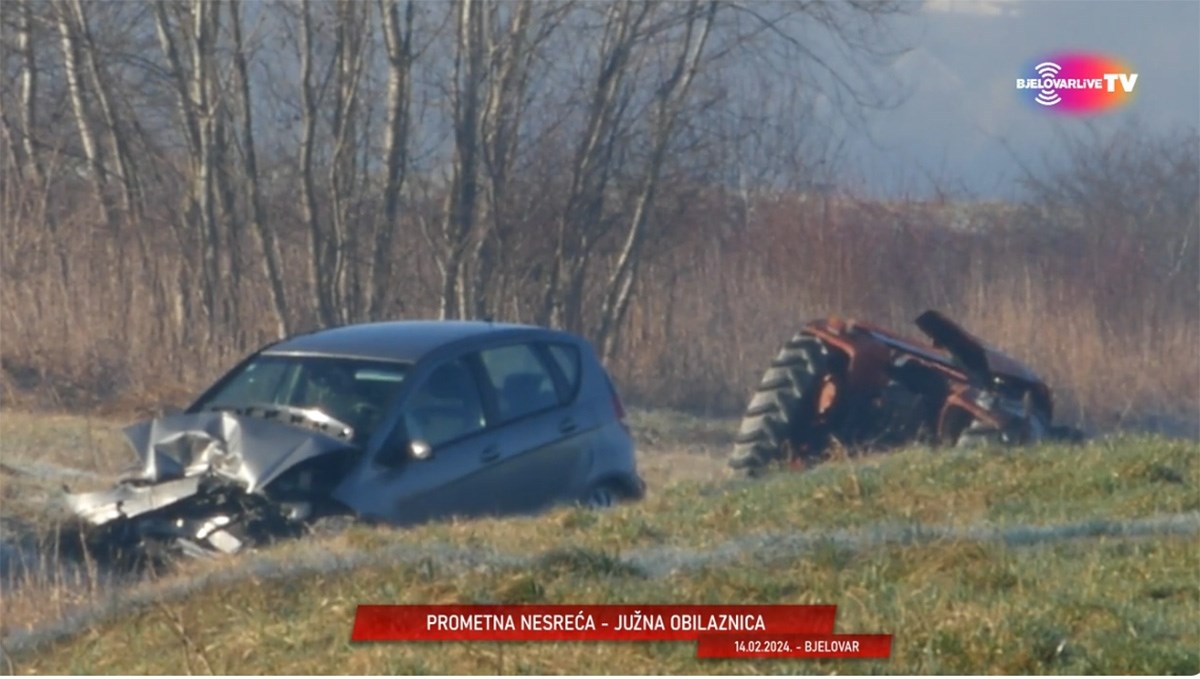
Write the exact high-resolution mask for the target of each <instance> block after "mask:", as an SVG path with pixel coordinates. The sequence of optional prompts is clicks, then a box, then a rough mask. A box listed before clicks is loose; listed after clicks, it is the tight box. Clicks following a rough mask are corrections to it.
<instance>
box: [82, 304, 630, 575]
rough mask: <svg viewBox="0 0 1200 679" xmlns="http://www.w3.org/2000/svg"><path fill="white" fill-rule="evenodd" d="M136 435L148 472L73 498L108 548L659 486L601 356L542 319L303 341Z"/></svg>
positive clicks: (216, 547) (505, 508)
mask: <svg viewBox="0 0 1200 679" xmlns="http://www.w3.org/2000/svg"><path fill="white" fill-rule="evenodd" d="M126 435H127V437H128V438H129V440H130V442H131V444H132V445H133V447H134V449H135V451H136V452H137V454H138V457H139V460H140V464H139V465H138V467H137V468H136V470H135V471H134V472H133V473H131V474H129V475H127V476H126V477H124V478H122V480H121V481H120V482H119V483H118V484H117V486H116V487H115V488H113V489H111V490H109V491H103V492H99V493H85V494H77V495H70V496H68V503H69V504H70V506H71V507H72V508H73V509H74V511H75V512H76V513H77V514H78V515H79V516H81V517H83V519H85V520H86V521H87V522H88V523H89V524H91V525H93V526H94V527H95V528H94V529H93V530H92V541H93V542H94V543H96V544H98V545H100V546H107V547H110V548H111V547H114V546H116V547H120V548H122V549H128V550H139V549H144V548H146V547H148V546H149V545H154V546H155V547H156V548H161V547H162V546H163V545H170V546H174V547H178V548H182V549H183V551H185V552H190V553H210V552H213V551H218V552H227V553H230V552H236V551H239V550H241V549H243V548H244V547H246V546H250V545H253V544H259V543H262V542H264V541H268V540H271V539H274V538H278V537H280V536H285V535H291V534H300V533H302V532H303V530H304V528H305V526H307V525H309V524H312V523H313V522H315V521H317V520H319V519H321V518H322V517H327V516H331V515H333V516H338V515H351V516H354V517H357V518H359V519H363V520H368V521H383V522H387V523H395V524H404V523H412V522H420V521H425V520H429V519H433V518H436V517H446V516H452V515H459V516H476V515H486V514H492V515H496V514H513V513H531V512H537V511H539V510H543V509H545V508H547V507H550V506H552V505H555V504H558V503H571V502H578V503H584V504H587V505H591V506H608V505H611V504H614V503H616V502H619V501H622V500H634V499H639V498H641V497H642V495H643V493H644V490H645V485H644V483H643V482H642V480H641V478H640V477H639V475H638V471H637V465H636V460H635V451H634V442H633V438H632V437H631V435H630V432H629V428H628V427H627V425H626V423H625V412H624V408H623V406H622V405H621V399H620V397H619V396H618V394H617V391H616V389H615V387H614V386H613V383H612V380H611V379H610V378H609V376H608V375H607V373H606V372H605V371H604V368H603V367H602V366H601V365H600V362H599V361H598V360H597V358H596V355H595V352H594V351H593V350H592V348H591V346H590V345H589V344H588V343H587V342H586V341H584V340H582V339H580V338H579V337H576V336H574V335H571V334H568V333H564V332H557V331H553V330H548V329H545V328H537V327H530V326H520V325H505V324H498V323H489V322H474V321H461V322H460V321H401V322H387V323H370V324H362V325H351V326H345V327H340V328H334V329H329V330H322V331H319V332H314V333H310V334H306V335H299V336H296V337H292V338H290V339H287V340H283V341H281V342H278V343H275V344H272V345H269V346H267V347H265V348H263V349H261V350H260V351H258V352H256V353H255V354H253V355H251V356H250V357H248V358H246V359H245V360H243V361H242V362H241V363H240V364H238V365H237V366H236V367H234V368H233V369H232V370H231V371H230V372H229V373H228V374H226V375H225V376H224V377H222V378H221V379H220V380H218V381H217V382H216V384H214V385H213V386H212V387H210V388H209V389H208V390H207V391H205V392H204V394H203V395H201V396H200V398H199V399H197V400H196V402H195V403H194V404H193V405H191V406H190V407H189V408H187V409H186V410H185V411H184V412H183V413H181V414H178V415H173V416H168V417H164V418H160V419H157V420H153V421H147V422H142V423H138V424H135V425H133V426H131V427H129V428H127V430H126ZM101 543H102V544H101Z"/></svg>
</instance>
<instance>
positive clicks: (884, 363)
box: [730, 311, 1081, 475]
mask: <svg viewBox="0 0 1200 679" xmlns="http://www.w3.org/2000/svg"><path fill="white" fill-rule="evenodd" d="M916 324H917V327H918V328H920V329H921V331H922V332H924V333H925V334H926V335H928V336H929V338H930V339H931V340H932V344H924V343H921V342H917V341H914V340H911V339H907V338H904V337H902V336H899V335H897V334H894V333H892V332H889V331H887V330H884V329H882V328H878V327H875V326H872V325H869V324H866V323H859V322H857V321H853V320H843V319H839V318H828V319H822V320H818V321H814V322H811V323H809V324H808V325H807V326H805V328H804V329H803V330H802V331H800V332H799V333H798V334H796V336H794V337H793V338H792V339H791V340H790V341H788V342H787V343H786V344H785V345H784V346H783V348H782V349H780V351H779V353H778V355H777V356H776V357H775V360H773V361H772V362H771V366H770V367H769V368H768V369H767V371H766V373H765V374H764V375H763V378H762V380H761V382H760V383H759V385H758V388H757V389H756V390H755V393H754V396H753V398H752V399H751V401H750V404H749V406H748V407H747V408H746V413H745V415H744V417H743V419H742V424H741V427H740V429H739V430H738V435H737V438H736V439H735V443H734V452H733V456H732V457H731V459H730V466H732V467H733V468H735V469H738V470H742V471H744V472H745V473H747V474H750V475H755V474H757V473H759V472H760V471H762V470H763V469H765V468H766V467H768V466H769V465H771V464H773V463H780V462H782V463H784V464H787V465H790V466H793V467H798V466H800V467H802V466H807V465H809V464H812V463H813V462H816V461H818V460H820V459H821V458H822V457H823V455H824V454H825V452H826V451H827V449H828V448H829V446H830V444H831V443H833V442H835V441H836V442H839V443H841V444H843V445H846V446H856V447H887V446H895V445H900V444H904V443H909V442H914V441H923V442H928V443H932V444H937V445H970V444H973V443H1001V444H1024V443H1032V442H1036V441H1039V440H1043V439H1047V438H1055V439H1068V440H1077V439H1079V438H1081V434H1080V432H1078V431H1077V430H1075V429H1072V428H1069V427H1062V426H1054V425H1052V424H1051V423H1052V418H1053V414H1054V402H1053V399H1052V396H1051V393H1050V388H1049V387H1047V386H1046V383H1045V382H1043V381H1042V379H1041V378H1039V377H1038V376H1037V375H1036V374H1034V373H1033V371H1032V370H1030V369H1029V368H1028V367H1026V366H1025V365H1023V364H1021V363H1020V362H1019V361H1017V360H1016V359H1014V358H1012V357H1010V356H1007V355H1005V354H1003V353H1001V352H999V351H996V350H995V349H992V348H990V347H988V346H986V345H985V344H984V343H983V342H982V341H981V340H979V338H977V337H975V336H974V335H971V334H970V333H968V332H967V331H966V330H963V329H962V328H961V327H959V326H958V325H957V324H955V323H954V322H953V321H951V320H950V319H948V318H946V317H945V316H943V315H942V314H940V313H938V312H936V311H926V312H925V313H923V314H921V315H920V316H918V317H917V319H916Z"/></svg>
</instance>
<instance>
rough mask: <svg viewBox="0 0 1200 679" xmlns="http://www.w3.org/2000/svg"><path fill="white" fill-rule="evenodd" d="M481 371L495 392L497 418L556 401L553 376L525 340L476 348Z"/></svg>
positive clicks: (509, 417)
mask: <svg viewBox="0 0 1200 679" xmlns="http://www.w3.org/2000/svg"><path fill="white" fill-rule="evenodd" d="M479 360H480V362H481V363H482V364H483V370H484V373H485V374H486V375H487V380H488V382H489V383H490V385H491V387H492V389H493V390H494V393H495V394H496V410H497V414H498V415H499V420H500V422H508V421H511V420H515V419H517V418H519V417H523V416H525V415H529V414H532V413H536V412H538V411H541V410H546V409H548V408H553V407H555V406H557V405H558V393H557V392H556V391H555V388H554V379H553V378H552V377H551V376H550V371H549V370H547V367H546V364H544V363H542V361H541V359H540V358H538V354H537V352H536V351H534V348H533V347H532V346H530V345H528V344H513V345H510V346H506V347H497V348H495V349H485V350H484V351H481V352H479Z"/></svg>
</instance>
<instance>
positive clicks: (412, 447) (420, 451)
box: [408, 439, 433, 460]
mask: <svg viewBox="0 0 1200 679" xmlns="http://www.w3.org/2000/svg"><path fill="white" fill-rule="evenodd" d="M408 456H409V457H411V458H412V459H414V460H428V459H430V458H432V457H433V447H432V446H430V445H429V444H428V443H427V442H425V441H422V440H420V439H417V440H415V441H409V442H408Z"/></svg>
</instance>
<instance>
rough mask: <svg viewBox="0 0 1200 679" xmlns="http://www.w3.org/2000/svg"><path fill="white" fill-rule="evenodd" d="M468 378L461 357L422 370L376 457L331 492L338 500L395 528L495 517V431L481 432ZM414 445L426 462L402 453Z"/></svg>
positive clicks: (476, 397) (472, 372) (478, 399)
mask: <svg viewBox="0 0 1200 679" xmlns="http://www.w3.org/2000/svg"><path fill="white" fill-rule="evenodd" d="M476 375H477V370H476V368H475V366H474V364H473V363H472V362H471V361H469V360H468V359H467V357H458V358H454V359H451V360H447V361H445V362H443V363H442V364H440V365H438V366H437V367H435V368H434V369H433V370H432V371H430V373H429V374H428V376H427V377H426V378H425V380H424V381H422V382H421V384H419V385H417V386H416V387H415V388H414V389H413V391H412V392H411V393H410V394H409V396H408V397H407V398H406V399H405V401H404V403H403V405H402V415H401V420H400V422H399V423H398V425H397V426H396V428H395V430H394V431H393V433H392V435H391V436H389V437H388V439H387V441H386V442H385V443H384V444H383V447H382V449H381V451H380V454H379V456H378V457H377V458H376V459H375V460H374V461H373V463H372V464H370V465H367V466H366V467H364V468H360V470H361V471H362V472H363V473H362V474H361V475H360V476H359V478H357V479H356V480H355V482H353V483H351V484H344V485H343V488H342V489H339V490H342V493H341V495H342V496H343V497H342V498H339V499H342V501H343V502H346V504H347V505H349V506H351V507H352V508H354V509H355V510H356V511H357V512H358V513H359V514H362V515H364V516H369V517H375V518H381V519H385V520H389V521H397V522H413V521H424V520H427V519H431V518H436V517H442V516H450V515H461V516H472V515H478V514H489V513H496V512H499V511H502V510H503V509H504V508H505V505H506V504H507V503H506V502H505V499H504V498H503V496H502V494H501V493H498V492H497V491H496V488H497V477H496V473H495V472H496V469H497V467H496V463H497V462H498V461H499V459H500V448H499V446H498V445H497V431H496V430H495V429H493V428H489V427H488V422H487V417H486V414H485V409H484V406H483V400H482V394H481V392H480V389H479V382H478V379H477V377H476ZM414 441H416V442H420V443H422V444H424V445H427V446H428V447H429V450H430V454H429V456H428V457H427V458H425V459H414V458H413V457H412V456H411V455H409V444H410V443H411V442H414Z"/></svg>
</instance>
